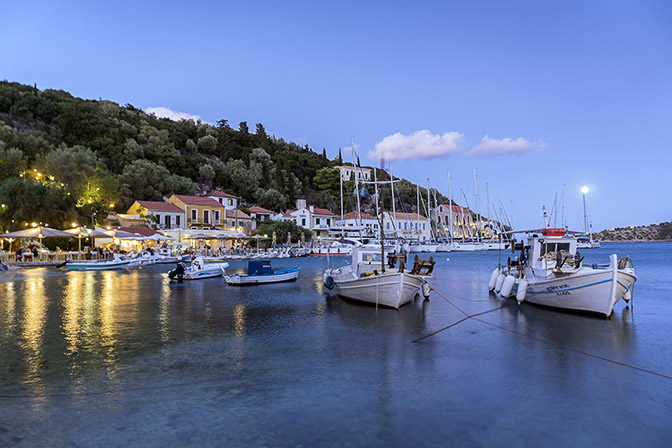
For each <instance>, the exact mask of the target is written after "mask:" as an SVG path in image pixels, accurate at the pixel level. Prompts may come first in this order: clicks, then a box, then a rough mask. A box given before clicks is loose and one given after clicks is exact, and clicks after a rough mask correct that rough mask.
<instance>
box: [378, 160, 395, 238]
mask: <svg viewBox="0 0 672 448" xmlns="http://www.w3.org/2000/svg"><path fill="white" fill-rule="evenodd" d="M390 188H391V189H392V216H390V221H392V227H393V228H395V229H396V226H395V225H394V219H396V218H397V209H396V208H395V206H394V176H393V175H392V162H390ZM381 211H382V207H381Z"/></svg>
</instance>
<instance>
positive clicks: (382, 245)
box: [376, 159, 394, 300]
mask: <svg viewBox="0 0 672 448" xmlns="http://www.w3.org/2000/svg"><path fill="white" fill-rule="evenodd" d="M384 166H385V161H384V160H383V159H381V160H380V167H381V170H382V169H383V167H384ZM391 167H392V164H390V168H391ZM391 180H392V173H390V181H391ZM392 185H394V182H390V186H392ZM376 202H377V201H376ZM392 203H394V197H392ZM383 205H384V202H383V189H382V188H381V189H380V214H379V216H380V270H381V273H383V274H384V273H385V232H384V231H383V213H384V211H383V209H384V207H383ZM377 289H378V287H377V286H376V290H377ZM376 294H377V293H376ZM376 300H377V299H376Z"/></svg>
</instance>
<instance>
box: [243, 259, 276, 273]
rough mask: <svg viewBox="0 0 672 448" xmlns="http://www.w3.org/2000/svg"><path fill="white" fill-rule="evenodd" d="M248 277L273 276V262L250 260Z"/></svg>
mask: <svg viewBox="0 0 672 448" xmlns="http://www.w3.org/2000/svg"><path fill="white" fill-rule="evenodd" d="M247 274H248V275H272V274H273V269H272V268H271V260H250V261H249V262H248V263H247Z"/></svg>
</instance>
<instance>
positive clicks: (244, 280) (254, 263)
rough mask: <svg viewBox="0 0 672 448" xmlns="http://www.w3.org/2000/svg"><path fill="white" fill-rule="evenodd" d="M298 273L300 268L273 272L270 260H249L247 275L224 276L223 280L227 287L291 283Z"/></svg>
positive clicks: (293, 267) (294, 267) (295, 267)
mask: <svg viewBox="0 0 672 448" xmlns="http://www.w3.org/2000/svg"><path fill="white" fill-rule="evenodd" d="M300 271H301V266H292V267H289V268H283V269H276V270H273V268H272V267H271V260H250V261H249V262H248V265H247V274H233V275H226V276H224V279H225V280H226V283H228V284H229V285H236V286H245V285H259V284H262V283H280V282H291V281H294V280H296V279H297V278H298V277H299V272H300Z"/></svg>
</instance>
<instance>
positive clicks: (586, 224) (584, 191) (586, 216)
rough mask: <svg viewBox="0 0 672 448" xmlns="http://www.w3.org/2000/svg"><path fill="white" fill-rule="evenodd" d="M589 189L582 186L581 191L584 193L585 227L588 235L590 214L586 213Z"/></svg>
mask: <svg viewBox="0 0 672 448" xmlns="http://www.w3.org/2000/svg"><path fill="white" fill-rule="evenodd" d="M588 191H589V189H588V187H581V193H583V227H584V231H585V232H586V235H587V234H588V214H587V213H586V193H588Z"/></svg>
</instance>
